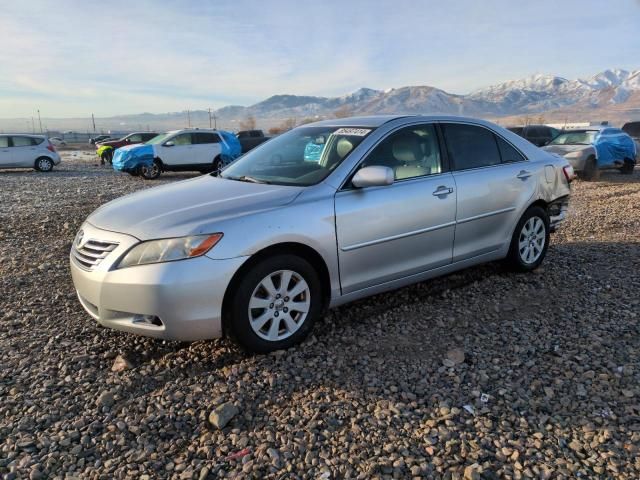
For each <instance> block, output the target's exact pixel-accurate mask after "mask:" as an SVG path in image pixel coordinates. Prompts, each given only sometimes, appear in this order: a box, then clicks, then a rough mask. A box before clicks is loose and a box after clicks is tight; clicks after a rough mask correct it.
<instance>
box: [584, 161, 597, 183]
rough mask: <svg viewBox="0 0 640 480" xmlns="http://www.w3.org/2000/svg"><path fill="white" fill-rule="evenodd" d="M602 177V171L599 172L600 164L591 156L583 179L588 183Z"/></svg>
mask: <svg viewBox="0 0 640 480" xmlns="http://www.w3.org/2000/svg"><path fill="white" fill-rule="evenodd" d="M599 176H600V170H598V162H597V161H596V157H594V156H593V155H591V156H590V157H589V158H587V160H586V161H585V163H584V170H583V171H582V174H581V177H582V179H583V180H586V181H587V182H590V181H593V180H597V179H598V177H599Z"/></svg>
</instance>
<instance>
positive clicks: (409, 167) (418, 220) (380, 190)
mask: <svg viewBox="0 0 640 480" xmlns="http://www.w3.org/2000/svg"><path fill="white" fill-rule="evenodd" d="M372 165H382V166H387V167H390V168H392V169H393V170H394V173H395V182H394V183H393V184H392V185H389V186H384V187H369V188H360V189H358V188H352V187H347V188H345V189H343V190H341V191H339V192H337V194H336V197H335V213H336V234H337V239H338V245H337V246H338V257H339V262H340V281H341V286H342V293H343V294H347V293H351V292H355V291H357V290H361V289H364V288H367V287H372V286H375V285H378V284H382V283H385V282H389V281H393V280H397V279H401V278H403V277H407V276H410V275H413V274H417V273H420V272H424V271H426V270H429V269H432V268H437V267H440V266H443V265H447V264H449V263H451V258H452V248H453V238H454V231H455V215H456V192H455V188H454V187H455V184H454V180H453V176H452V175H451V173H449V172H446V171H445V169H444V168H443V163H442V160H441V155H440V149H439V144H438V139H437V135H436V130H435V128H434V126H433V125H432V124H421V125H415V126H410V127H405V128H402V129H400V130H398V131H396V132H394V133H392V134H390V135H389V136H388V137H386V138H385V139H384V140H382V141H381V142H380V143H379V144H378V146H376V147H375V148H374V150H373V151H372V152H371V153H370V154H369V155H368V156H367V157H366V158H365V159H364V161H363V162H362V164H361V167H362V166H372Z"/></svg>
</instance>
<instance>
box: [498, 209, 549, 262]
mask: <svg viewBox="0 0 640 480" xmlns="http://www.w3.org/2000/svg"><path fill="white" fill-rule="evenodd" d="M549 232H550V229H549V215H548V214H547V212H546V211H545V210H544V209H543V208H542V207H539V206H533V207H530V208H529V209H528V210H527V211H526V212H524V215H522V218H520V221H519V222H518V225H517V226H516V229H515V231H514V232H513V237H512V238H511V246H510V247H509V254H508V256H507V263H508V264H509V266H510V267H511V268H512V269H514V270H516V271H519V272H529V271H531V270H535V269H536V268H538V267H539V266H540V264H541V263H542V261H543V260H544V257H545V255H546V254H547V248H548V247H549V238H550V233H549Z"/></svg>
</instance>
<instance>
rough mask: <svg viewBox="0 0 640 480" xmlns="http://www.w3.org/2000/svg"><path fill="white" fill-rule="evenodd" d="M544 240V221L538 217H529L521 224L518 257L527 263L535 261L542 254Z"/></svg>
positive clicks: (545, 235)
mask: <svg viewBox="0 0 640 480" xmlns="http://www.w3.org/2000/svg"><path fill="white" fill-rule="evenodd" d="M546 240H547V229H546V227H545V224H544V221H543V220H542V219H541V218H540V217H531V218H530V219H529V220H527V221H526V223H525V224H524V225H523V227H522V230H521V231H520V236H519V237H518V252H519V253H520V259H521V260H522V261H523V262H524V263H526V264H527V265H530V264H532V263H535V262H536V261H537V260H538V258H540V255H542V251H543V250H544V245H545V242H546Z"/></svg>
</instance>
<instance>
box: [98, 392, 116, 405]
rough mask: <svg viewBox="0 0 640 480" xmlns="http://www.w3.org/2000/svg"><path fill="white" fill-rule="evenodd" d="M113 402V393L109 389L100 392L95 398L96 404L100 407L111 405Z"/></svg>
mask: <svg viewBox="0 0 640 480" xmlns="http://www.w3.org/2000/svg"><path fill="white" fill-rule="evenodd" d="M114 402H115V398H114V396H113V393H111V392H109V391H106V392H102V393H101V394H100V396H99V397H98V399H97V400H96V404H97V405H98V406H100V407H111V406H112V405H113V403H114Z"/></svg>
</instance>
